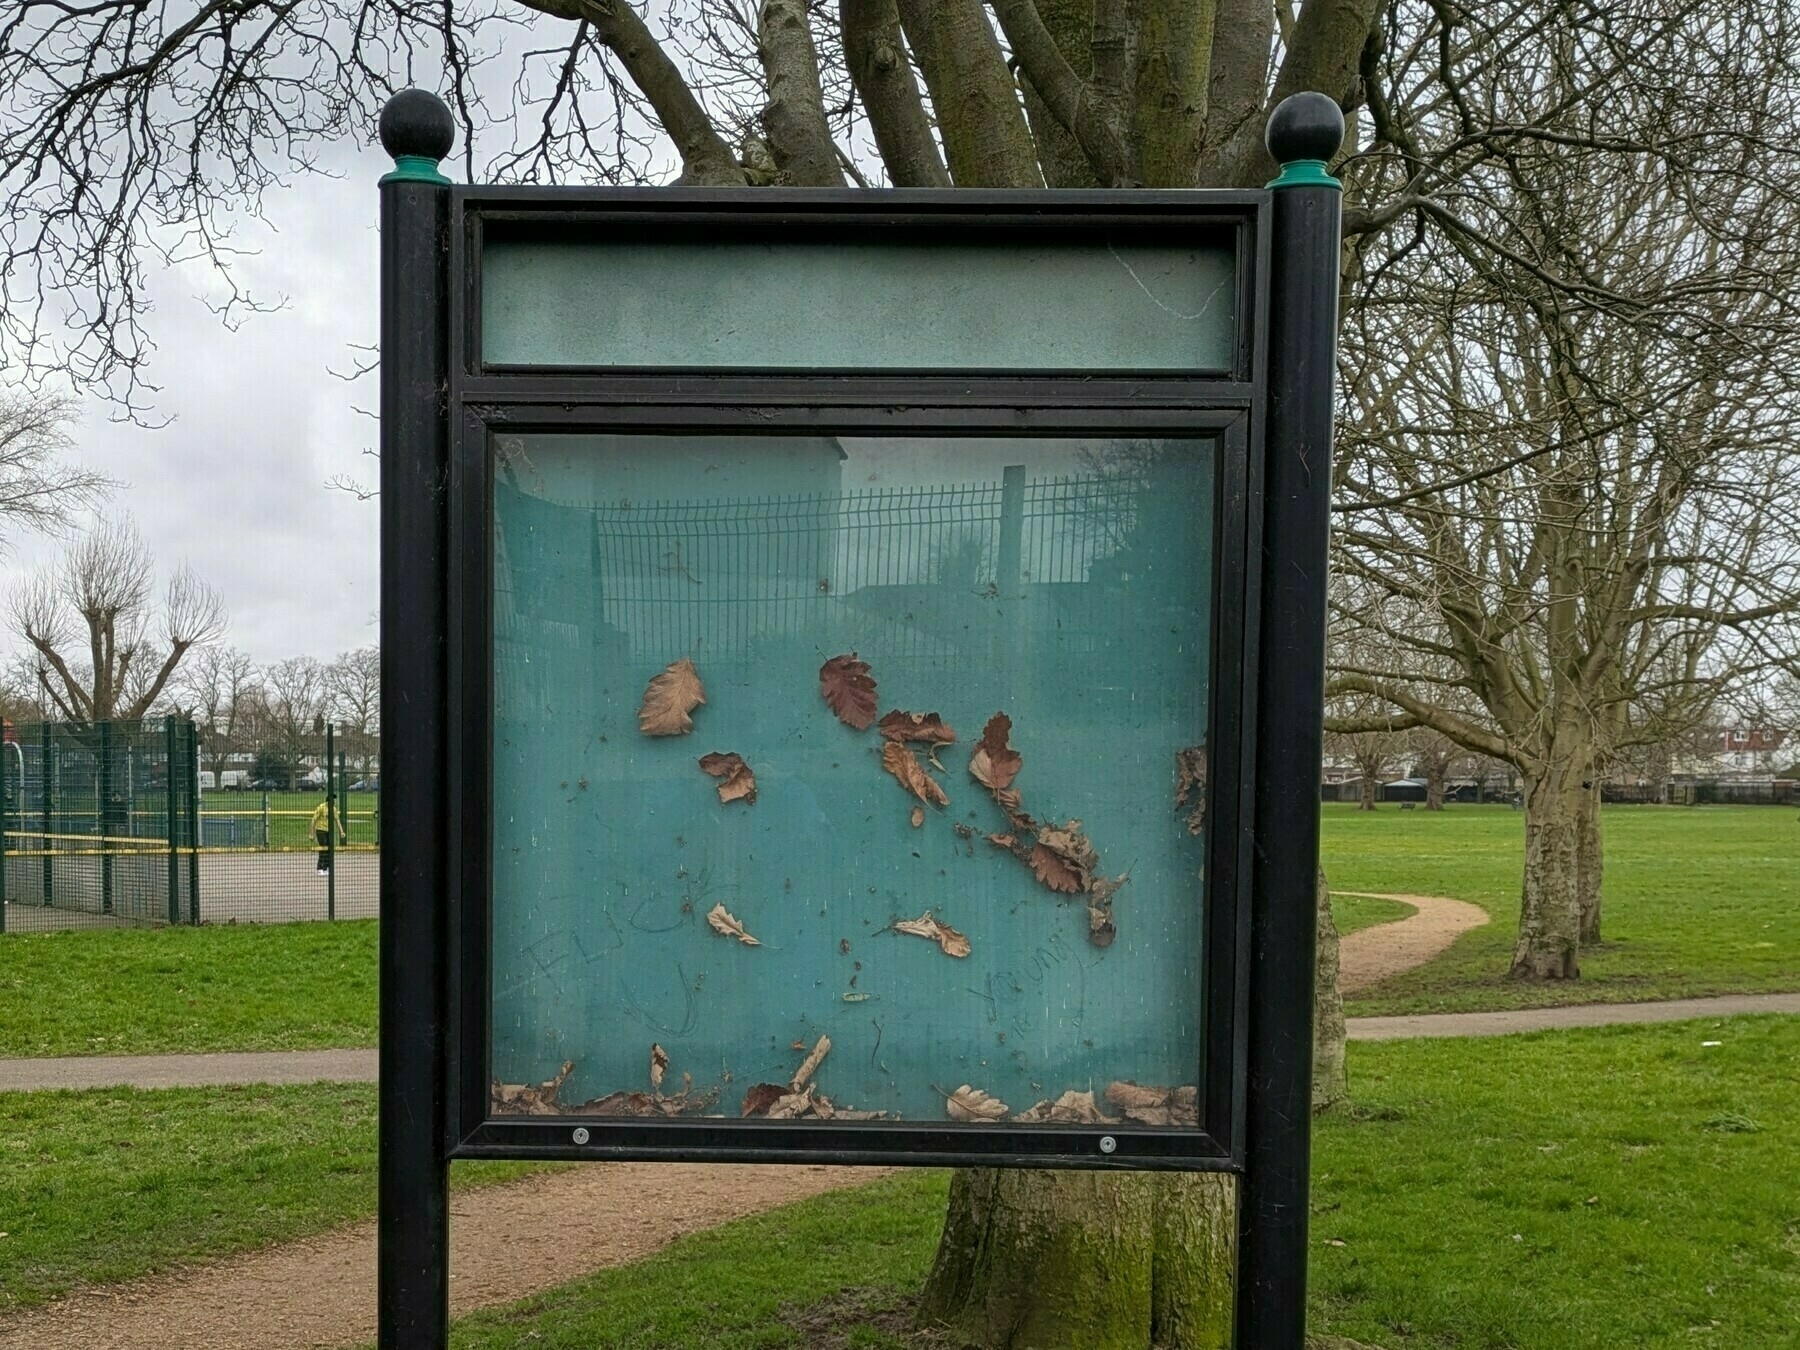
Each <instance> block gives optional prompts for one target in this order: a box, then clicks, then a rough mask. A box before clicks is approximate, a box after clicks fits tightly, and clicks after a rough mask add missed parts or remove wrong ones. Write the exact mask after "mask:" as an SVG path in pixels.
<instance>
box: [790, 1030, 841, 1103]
mask: <svg viewBox="0 0 1800 1350" xmlns="http://www.w3.org/2000/svg"><path fill="white" fill-rule="evenodd" d="M830 1053H831V1037H829V1036H821V1037H819V1041H818V1044H816V1045H814V1046H813V1048H812V1050H811V1052H810V1053H809V1054H808V1055H807V1056H806V1059H805V1060H804V1061H803V1062H802V1063H801V1065H800V1067H799V1068H798V1069H796V1070H794V1077H793V1079H792V1080H791V1081H790V1083H789V1084H788V1091H789V1092H798V1091H799V1090H800V1089H801V1088H803V1087H805V1086H806V1080H807V1079H809V1078H811V1077H812V1076H813V1070H814V1069H817V1068H818V1067H819V1062H820V1061H821V1060H823V1059H824V1058H825V1056H826V1055H829V1054H830Z"/></svg>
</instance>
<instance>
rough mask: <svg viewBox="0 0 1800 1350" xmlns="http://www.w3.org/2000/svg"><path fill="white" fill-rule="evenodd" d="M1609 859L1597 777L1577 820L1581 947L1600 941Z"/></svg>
mask: <svg viewBox="0 0 1800 1350" xmlns="http://www.w3.org/2000/svg"><path fill="white" fill-rule="evenodd" d="M1605 869H1606V858H1605V854H1604V850H1603V848H1602V845H1601V838H1600V776H1599V774H1597V773H1596V774H1595V775H1594V776H1593V779H1592V781H1591V782H1590V783H1589V785H1588V786H1587V787H1586V788H1584V789H1583V790H1582V793H1581V812H1580V814H1579V816H1577V818H1576V835H1575V887H1576V895H1577V899H1578V903H1579V904H1580V906H1581V945H1582V946H1584V947H1591V946H1594V945H1595V944H1596V943H1598V942H1599V941H1600V883H1601V880H1602V879H1603V877H1604V874H1605Z"/></svg>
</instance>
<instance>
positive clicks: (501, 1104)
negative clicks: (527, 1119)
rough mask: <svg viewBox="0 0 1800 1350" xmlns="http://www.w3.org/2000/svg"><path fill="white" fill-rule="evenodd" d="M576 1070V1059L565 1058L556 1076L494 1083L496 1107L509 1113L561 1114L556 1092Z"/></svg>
mask: <svg viewBox="0 0 1800 1350" xmlns="http://www.w3.org/2000/svg"><path fill="white" fill-rule="evenodd" d="M574 1072H575V1061H574V1060H572V1059H569V1060H564V1061H563V1066H562V1068H561V1069H560V1070H558V1071H557V1074H556V1077H554V1078H551V1079H548V1080H547V1081H545V1082H542V1083H539V1084H537V1085H536V1086H535V1087H534V1086H532V1085H531V1084H528V1083H502V1082H499V1081H498V1080H496V1081H495V1083H494V1109H495V1110H496V1111H500V1112H503V1113H505V1114H509V1115H519V1116H554V1115H560V1114H561V1112H562V1108H561V1107H559V1106H558V1105H557V1104H556V1094H557V1093H559V1092H561V1091H562V1085H563V1084H564V1083H566V1082H568V1081H569V1075H570V1074H572V1073H574Z"/></svg>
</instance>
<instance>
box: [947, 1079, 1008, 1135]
mask: <svg viewBox="0 0 1800 1350" xmlns="http://www.w3.org/2000/svg"><path fill="white" fill-rule="evenodd" d="M944 1110H945V1112H946V1113H947V1114H948V1115H949V1117H950V1119H952V1120H960V1121H964V1122H966V1123H967V1124H970V1125H992V1124H993V1123H994V1122H995V1121H997V1120H1001V1119H1003V1118H1004V1117H1005V1115H1006V1103H1005V1102H1003V1101H1001V1100H1000V1099H999V1098H998V1097H990V1096H988V1094H987V1093H985V1092H983V1091H982V1090H981V1089H980V1088H973V1087H970V1086H969V1085H968V1084H967V1083H964V1084H963V1085H962V1086H961V1087H959V1088H958V1089H956V1091H955V1092H952V1093H951V1094H950V1095H949V1096H948V1097H946V1098H945V1099H944Z"/></svg>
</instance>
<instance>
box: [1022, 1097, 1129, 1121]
mask: <svg viewBox="0 0 1800 1350" xmlns="http://www.w3.org/2000/svg"><path fill="white" fill-rule="evenodd" d="M1013 1119H1014V1120H1016V1121H1018V1122H1019V1123H1021V1124H1025V1125H1040V1124H1046V1123H1050V1122H1055V1123H1057V1124H1071V1125H1117V1124H1118V1123H1119V1118H1118V1117H1117V1116H1109V1115H1107V1114H1106V1113H1105V1112H1104V1111H1102V1110H1101V1109H1100V1105H1099V1103H1098V1102H1096V1101H1095V1100H1094V1094H1093V1093H1091V1092H1073V1091H1071V1092H1065V1093H1063V1095H1062V1096H1060V1097H1058V1098H1057V1099H1056V1100H1055V1101H1053V1102H1039V1103H1038V1104H1037V1105H1036V1106H1034V1107H1032V1108H1031V1109H1030V1110H1029V1111H1021V1112H1019V1114H1018V1115H1016V1116H1014V1117H1013Z"/></svg>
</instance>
